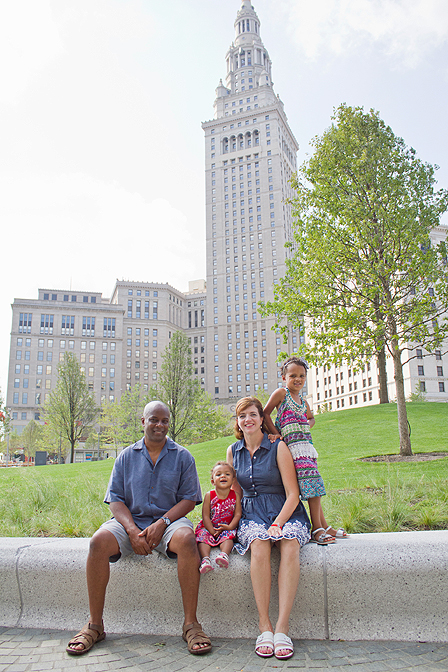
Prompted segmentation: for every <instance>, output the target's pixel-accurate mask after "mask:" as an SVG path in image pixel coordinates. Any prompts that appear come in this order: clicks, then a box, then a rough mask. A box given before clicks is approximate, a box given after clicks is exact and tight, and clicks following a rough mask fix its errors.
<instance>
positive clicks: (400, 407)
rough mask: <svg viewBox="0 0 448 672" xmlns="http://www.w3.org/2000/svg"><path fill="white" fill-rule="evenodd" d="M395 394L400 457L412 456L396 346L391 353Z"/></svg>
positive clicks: (399, 353) (398, 354)
mask: <svg viewBox="0 0 448 672" xmlns="http://www.w3.org/2000/svg"><path fill="white" fill-rule="evenodd" d="M393 360H394V378H395V392H396V395H397V411H398V432H399V435H400V455H403V456H408V455H412V450H411V437H410V436H409V428H408V414H407V410H406V399H405V396H404V382H403V365H402V363H401V351H400V348H399V347H398V345H396V346H395V348H394V352H393Z"/></svg>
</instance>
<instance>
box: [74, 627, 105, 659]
mask: <svg viewBox="0 0 448 672" xmlns="http://www.w3.org/2000/svg"><path fill="white" fill-rule="evenodd" d="M105 638H106V633H105V632H104V627H103V625H102V624H101V625H96V624H95V623H87V625H85V626H84V627H83V629H82V630H80V631H79V632H78V634H77V635H75V636H74V637H73V639H71V640H70V641H69V643H68V645H67V648H66V649H65V650H66V651H67V653H69V654H70V655H72V656H82V654H83V653H87V651H90V649H91V648H92V646H93V645H94V644H96V643H97V642H101V641H102V640H103V639H105ZM78 644H82V646H83V647H84V648H83V649H75V648H73V647H75V646H77V645H78Z"/></svg>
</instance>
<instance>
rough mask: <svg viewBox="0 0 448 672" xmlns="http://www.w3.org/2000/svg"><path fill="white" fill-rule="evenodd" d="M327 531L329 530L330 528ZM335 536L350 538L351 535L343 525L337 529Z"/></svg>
mask: <svg viewBox="0 0 448 672" xmlns="http://www.w3.org/2000/svg"><path fill="white" fill-rule="evenodd" d="M329 529H331V527H330V528H329ZM326 532H328V528H327V530H326ZM334 536H335V538H336V539H348V538H349V536H350V535H349V534H347V532H346V531H345V530H344V528H343V527H340V528H339V529H338V530H336V534H335V535H334Z"/></svg>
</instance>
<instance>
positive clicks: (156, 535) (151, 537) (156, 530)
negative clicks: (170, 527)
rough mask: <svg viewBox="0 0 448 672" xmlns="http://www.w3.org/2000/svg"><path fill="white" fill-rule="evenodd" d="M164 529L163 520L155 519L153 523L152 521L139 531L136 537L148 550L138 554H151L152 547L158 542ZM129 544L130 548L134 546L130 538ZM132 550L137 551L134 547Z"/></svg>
mask: <svg viewBox="0 0 448 672" xmlns="http://www.w3.org/2000/svg"><path fill="white" fill-rule="evenodd" d="M165 530H166V525H165V523H164V522H163V520H156V522H155V523H152V525H149V526H148V527H147V528H145V529H144V530H143V531H142V532H140V533H139V534H138V537H139V539H140V540H141V541H142V542H143V543H144V544H145V546H146V548H147V549H148V550H147V551H146V553H140V554H139V555H148V554H149V555H151V553H152V552H153V549H154V548H155V547H156V546H158V545H159V544H160V541H161V539H162V537H163V533H164V532H165ZM131 544H132V548H134V544H133V542H132V539H131ZM134 551H135V552H136V553H138V551H137V550H136V549H135V548H134Z"/></svg>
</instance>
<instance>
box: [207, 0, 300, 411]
mask: <svg viewBox="0 0 448 672" xmlns="http://www.w3.org/2000/svg"><path fill="white" fill-rule="evenodd" d="M225 60H226V78H225V85H224V84H223V82H222V80H221V81H220V82H219V86H218V87H217V89H216V99H215V102H214V108H215V114H214V118H213V119H212V120H211V121H207V122H205V123H203V124H202V127H203V129H204V132H205V156H206V159H205V163H206V236H207V332H208V333H207V363H208V367H207V369H208V371H207V383H206V388H207V389H208V390H209V391H210V392H211V394H212V396H214V397H215V398H216V399H221V400H226V399H229V398H232V397H241V396H242V395H245V394H249V393H250V394H253V393H254V392H256V391H257V390H258V389H259V388H260V387H261V388H262V389H265V390H268V391H272V390H273V389H274V388H275V387H276V386H277V385H278V383H279V382H281V379H280V378H279V373H278V367H277V364H276V358H277V354H278V353H279V352H280V350H281V349H284V348H288V349H290V350H292V349H293V348H294V345H296V344H297V339H298V337H299V336H298V332H291V334H290V343H288V346H283V344H282V343H281V338H280V336H279V335H278V334H275V333H274V332H273V331H272V330H271V328H272V326H273V324H274V320H273V319H272V318H269V319H263V318H262V317H261V316H260V314H259V312H258V311H257V308H258V302H259V301H260V300H261V301H266V300H270V299H272V298H273V285H274V284H275V283H276V282H277V281H278V278H280V277H281V276H282V275H283V274H284V271H285V254H286V250H285V248H284V244H285V242H286V241H288V240H290V239H291V223H292V216H291V206H290V205H289V204H288V202H287V199H288V198H289V197H290V196H292V195H293V192H292V189H291V187H290V185H289V180H290V178H291V175H292V173H293V172H294V171H295V170H296V169H297V165H296V153H297V149H298V144H297V142H296V140H295V138H294V135H293V134H292V132H291V129H290V128H289V125H288V120H287V118H286V115H285V112H284V109H283V103H282V101H281V100H280V98H279V97H278V95H276V94H275V93H274V88H273V81H272V64H271V60H270V58H269V54H268V52H267V50H266V48H265V47H264V45H263V42H262V40H261V36H260V20H259V18H258V16H257V14H256V13H255V10H254V8H253V7H252V5H251V3H250V1H249V0H243V2H242V5H241V8H240V10H239V11H238V13H237V17H236V20H235V38H234V41H233V42H232V44H231V46H230V48H229V50H228V52H227V54H226V58H225Z"/></svg>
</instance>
